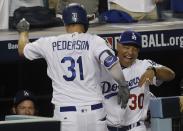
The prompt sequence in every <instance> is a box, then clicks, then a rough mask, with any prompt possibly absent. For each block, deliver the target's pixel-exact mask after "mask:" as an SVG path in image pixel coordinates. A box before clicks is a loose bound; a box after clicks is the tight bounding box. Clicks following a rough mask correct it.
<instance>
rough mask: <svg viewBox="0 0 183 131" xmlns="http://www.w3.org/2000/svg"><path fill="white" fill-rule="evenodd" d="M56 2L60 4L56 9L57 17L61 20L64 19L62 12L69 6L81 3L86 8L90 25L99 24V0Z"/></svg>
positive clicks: (60, 0) (59, 0) (63, 0)
mask: <svg viewBox="0 0 183 131" xmlns="http://www.w3.org/2000/svg"><path fill="white" fill-rule="evenodd" d="M49 1H54V0H49ZM55 1H57V2H58V3H57V8H56V14H57V17H60V18H61V19H62V11H63V9H64V8H65V7H66V6H67V5H69V4H70V3H80V4H81V5H83V6H84V7H85V8H86V11H87V17H88V19H89V23H96V22H98V15H99V13H98V6H99V0H55Z"/></svg>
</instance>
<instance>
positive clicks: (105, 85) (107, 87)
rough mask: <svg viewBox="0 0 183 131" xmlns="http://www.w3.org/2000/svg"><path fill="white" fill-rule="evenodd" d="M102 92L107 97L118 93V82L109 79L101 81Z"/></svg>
mask: <svg viewBox="0 0 183 131" xmlns="http://www.w3.org/2000/svg"><path fill="white" fill-rule="evenodd" d="M101 87H102V94H104V97H105V98H106V99H109V98H110V97H112V96H115V95H117V89H118V85H117V84H116V83H110V82H108V81H103V82H101Z"/></svg>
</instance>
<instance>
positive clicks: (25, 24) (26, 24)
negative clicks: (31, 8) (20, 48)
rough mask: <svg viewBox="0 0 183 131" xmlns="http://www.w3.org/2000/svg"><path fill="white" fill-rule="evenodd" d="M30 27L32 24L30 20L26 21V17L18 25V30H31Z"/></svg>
mask: <svg viewBox="0 0 183 131" xmlns="http://www.w3.org/2000/svg"><path fill="white" fill-rule="evenodd" d="M29 27H30V24H29V22H28V21H26V19H25V18H23V19H21V20H20V21H19V22H18V24H17V26H16V28H17V31H18V32H26V31H29Z"/></svg>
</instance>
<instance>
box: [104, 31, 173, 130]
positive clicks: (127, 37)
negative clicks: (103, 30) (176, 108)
mask: <svg viewBox="0 0 183 131" xmlns="http://www.w3.org/2000/svg"><path fill="white" fill-rule="evenodd" d="M140 48H141V36H140V34H139V33H137V32H134V31H125V32H124V33H122V34H121V36H120V40H119V42H118V44H117V55H118V57H119V59H120V64H121V72H123V74H124V77H125V80H126V81H127V82H128V86H129V89H130V98H129V101H128V104H127V107H126V108H125V109H121V107H120V105H118V104H117V96H116V95H117V92H118V88H117V87H118V84H117V83H116V82H115V81H114V80H112V78H111V77H110V76H108V75H106V70H105V69H103V71H102V76H101V87H102V92H103V95H104V107H105V109H106V111H107V124H108V128H109V130H110V131H146V126H145V125H144V120H145V119H146V117H147V111H148V106H149V102H150V98H151V97H154V96H153V95H152V93H150V92H149V85H150V84H151V85H156V86H158V85H160V84H161V83H162V82H163V81H169V80H172V79H174V77H175V74H174V72H173V71H172V70H171V69H170V68H168V67H165V66H163V65H160V64H157V63H155V62H153V61H151V60H146V59H145V60H139V59H137V57H138V53H139V50H140ZM122 69H123V70H122Z"/></svg>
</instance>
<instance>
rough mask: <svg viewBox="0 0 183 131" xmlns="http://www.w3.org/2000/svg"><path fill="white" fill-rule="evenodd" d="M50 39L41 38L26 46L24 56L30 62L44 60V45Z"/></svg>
mask: <svg viewBox="0 0 183 131" xmlns="http://www.w3.org/2000/svg"><path fill="white" fill-rule="evenodd" d="M47 42H48V38H40V39H38V40H36V41H34V42H30V43H28V44H26V46H25V47H24V51H23V52H24V56H25V57H26V58H27V59H29V60H34V59H39V58H44V45H45V44H46V43H47Z"/></svg>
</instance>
